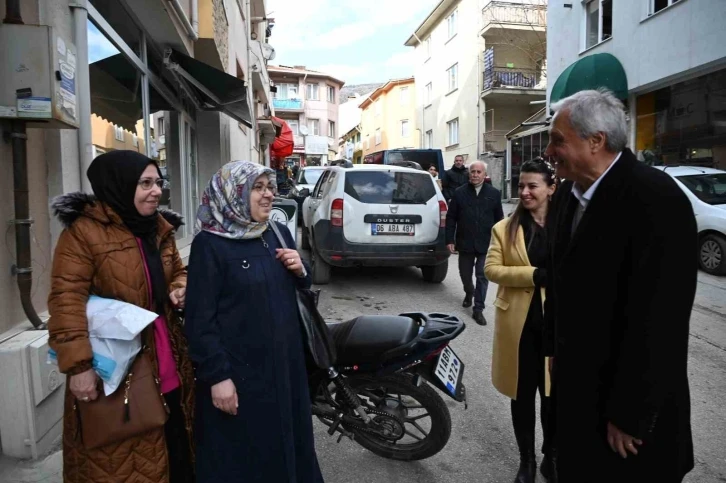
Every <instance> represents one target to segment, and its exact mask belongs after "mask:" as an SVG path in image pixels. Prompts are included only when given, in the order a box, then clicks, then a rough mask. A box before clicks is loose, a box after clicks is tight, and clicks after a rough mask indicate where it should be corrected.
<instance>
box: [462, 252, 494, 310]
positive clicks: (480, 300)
mask: <svg viewBox="0 0 726 483" xmlns="http://www.w3.org/2000/svg"><path fill="white" fill-rule="evenodd" d="M486 257H487V254H486V253H475V252H459V276H460V277H461V283H463V284H464V292H466V295H467V296H471V295H473V296H474V311H475V312H481V311H482V310H484V302H485V301H486V298H487V288H488V287H489V280H487V279H486V277H485V276H484V260H486ZM472 276H476V286H474V282H472Z"/></svg>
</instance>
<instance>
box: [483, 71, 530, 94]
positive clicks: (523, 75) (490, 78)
mask: <svg viewBox="0 0 726 483" xmlns="http://www.w3.org/2000/svg"><path fill="white" fill-rule="evenodd" d="M538 77H539V76H538V74H537V71H536V70H535V69H509V68H506V67H495V68H494V69H492V70H491V71H489V72H484V90H487V89H497V88H500V87H520V88H523V89H534V88H535V86H536V85H537V80H538Z"/></svg>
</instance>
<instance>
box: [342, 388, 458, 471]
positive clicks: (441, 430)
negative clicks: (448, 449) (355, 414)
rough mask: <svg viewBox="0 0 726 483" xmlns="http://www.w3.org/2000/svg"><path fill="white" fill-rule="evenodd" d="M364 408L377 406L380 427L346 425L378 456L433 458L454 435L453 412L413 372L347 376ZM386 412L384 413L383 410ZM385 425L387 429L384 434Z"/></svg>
mask: <svg viewBox="0 0 726 483" xmlns="http://www.w3.org/2000/svg"><path fill="white" fill-rule="evenodd" d="M347 382H348V384H349V385H350V387H351V389H353V391H354V392H355V393H356V394H358V397H359V398H360V400H361V402H362V403H363V406H364V408H366V409H373V410H375V411H376V413H373V414H372V417H373V419H374V421H375V423H376V424H375V427H376V429H377V430H376V431H372V430H368V431H366V430H365V429H361V428H360V427H353V426H349V425H345V424H344V426H345V428H346V429H347V430H348V431H350V432H352V433H354V434H355V441H356V442H357V443H358V444H360V445H361V446H363V447H364V448H366V449H368V450H369V451H372V452H373V453H375V454H377V455H378V456H382V457H384V458H389V459H393V460H400V461H415V460H422V459H425V458H429V457H430V456H433V455H435V454H436V453H438V452H439V451H441V450H442V449H443V448H444V446H446V443H447V442H448V441H449V436H451V415H450V414H449V410H448V408H447V407H446V404H444V401H443V400H442V399H441V397H440V396H439V395H438V394H437V393H436V391H434V390H433V389H432V388H431V386H429V385H428V384H427V383H426V382H422V384H421V385H420V386H417V385H416V384H414V382H413V376H412V375H411V374H396V375H392V376H387V377H381V378H372V377H366V376H355V377H350V378H348V379H347ZM380 413H384V414H380ZM381 429H383V430H384V432H385V433H386V434H385V435H384V434H380V433H381Z"/></svg>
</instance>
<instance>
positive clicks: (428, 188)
mask: <svg viewBox="0 0 726 483" xmlns="http://www.w3.org/2000/svg"><path fill="white" fill-rule="evenodd" d="M345 193H346V194H347V195H349V196H351V197H352V198H355V199H356V200H358V201H360V202H361V203H373V204H426V202H427V201H428V200H430V199H431V198H433V197H434V196H436V188H434V179H433V178H432V177H431V175H430V174H429V173H427V172H421V173H407V172H402V171H356V172H348V173H346V175H345Z"/></svg>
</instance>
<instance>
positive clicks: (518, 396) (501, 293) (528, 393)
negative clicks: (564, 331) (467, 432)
mask: <svg viewBox="0 0 726 483" xmlns="http://www.w3.org/2000/svg"><path fill="white" fill-rule="evenodd" d="M554 192H555V171H554V168H553V167H552V165H551V164H549V163H548V162H546V161H544V160H542V159H537V160H533V161H527V162H525V163H524V164H522V167H521V171H520V175H519V204H518V205H517V207H516V208H515V210H514V212H513V213H512V215H511V216H510V217H509V218H506V219H504V220H502V221H500V222H499V223H497V224H496V225H494V229H493V230H492V241H491V245H490V246H489V252H488V253H487V258H486V263H485V265H484V274H485V275H486V277H487V279H489V280H490V281H492V282H494V283H496V284H497V285H498V286H499V288H498V289H497V298H496V301H495V302H494V306H495V307H496V311H495V315H494V324H495V325H494V346H493V350H492V382H493V383H494V387H496V388H497V390H498V391H499V392H501V393H502V394H504V395H505V396H508V397H509V398H510V399H511V400H512V401H511V410H512V425H513V426H514V436H515V438H516V440H517V446H518V447H519V471H518V472H517V476H516V478H515V480H514V481H515V483H534V481H535V476H536V470H537V459H536V456H535V450H534V447H535V444H534V443H535V419H536V418H535V399H536V394H537V391H538V390H539V397H540V419H541V424H542V433H543V436H544V440H543V443H542V453H543V454H544V455H545V458H544V460H543V462H542V466H541V468H540V471H541V472H542V475H543V476H545V479H548V478H549V477H550V476H551V475H552V473H553V470H552V452H551V448H552V438H551V431H550V428H549V425H548V424H547V423H548V420H549V409H550V398H549V388H550V387H549V386H550V384H549V383H550V380H549V371H548V370H547V368H546V366H545V356H544V346H543V341H542V330H543V324H544V322H543V320H544V313H543V304H544V300H545V295H544V291H545V281H546V279H547V271H546V268H545V265H546V262H547V253H548V251H547V236H546V224H545V222H546V219H547V212H548V209H549V201H550V199H551V197H552V195H553V194H554Z"/></svg>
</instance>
